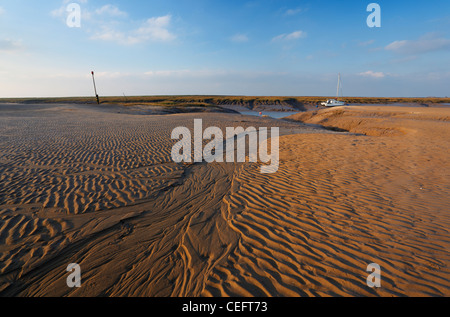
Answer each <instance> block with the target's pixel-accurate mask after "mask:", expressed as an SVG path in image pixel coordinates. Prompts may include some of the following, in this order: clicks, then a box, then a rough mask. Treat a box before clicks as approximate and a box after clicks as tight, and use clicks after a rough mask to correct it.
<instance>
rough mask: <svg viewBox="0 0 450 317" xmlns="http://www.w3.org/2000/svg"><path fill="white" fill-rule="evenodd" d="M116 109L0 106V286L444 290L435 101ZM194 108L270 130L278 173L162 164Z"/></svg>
mask: <svg viewBox="0 0 450 317" xmlns="http://www.w3.org/2000/svg"><path fill="white" fill-rule="evenodd" d="M130 109H131V108H124V107H119V106H117V107H111V106H109V105H108V106H104V107H102V106H92V105H91V106H88V105H71V104H39V105H33V104H26V105H20V104H0V296H58V297H59V296H74V297H76V296H138V297H140V296H152V297H153V296H161V297H167V296H177V297H185V296H189V297H197V296H249V297H252V296H293V297H297V296H450V214H449V206H450V198H449V195H448V193H449V190H450V169H449V154H448V153H449V150H450V140H449V139H448V135H449V132H450V123H449V121H450V108H445V107H442V108H441V107H428V108H426V107H382V106H355V107H339V108H333V109H323V110H320V111H310V112H305V113H301V114H297V115H294V116H291V117H289V118H288V120H276V119H271V118H261V117H251V116H243V115H240V114H236V113H222V112H198V113H178V114H166V115H156V114H154V113H149V112H145V111H144V112H142V111H132V110H130ZM140 110H142V109H140ZM194 119H203V122H204V125H205V126H217V127H220V128H222V129H225V127H233V126H241V127H244V128H246V127H250V126H253V127H256V128H258V127H280V131H281V137H280V166H279V170H278V172H277V173H274V174H261V173H260V169H259V167H260V164H259V163H206V162H203V163H195V164H194V163H192V164H177V163H174V162H173V160H172V158H171V149H172V146H173V145H174V143H175V141H174V140H172V139H171V132H172V130H173V129H174V128H175V127H178V126H186V127H188V128H192V127H193V123H194ZM69 263H78V264H79V265H80V267H81V269H82V287H80V288H68V287H67V284H66V277H67V275H68V272H67V271H66V267H67V265H68V264H69ZM370 263H377V264H379V265H380V267H381V287H380V288H370V287H368V285H367V283H366V278H367V276H368V275H369V272H367V271H366V269H367V265H368V264H370Z"/></svg>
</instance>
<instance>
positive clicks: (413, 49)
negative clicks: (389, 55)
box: [385, 34, 450, 55]
mask: <svg viewBox="0 0 450 317" xmlns="http://www.w3.org/2000/svg"><path fill="white" fill-rule="evenodd" d="M385 50H388V51H392V52H394V53H398V54H407V55H414V54H423V53H427V52H434V51H440V50H450V39H445V38H437V37H436V36H435V35H434V34H427V35H424V36H422V37H421V38H419V39H418V40H415V41H410V40H403V41H394V42H392V43H390V44H389V45H387V46H386V47H385Z"/></svg>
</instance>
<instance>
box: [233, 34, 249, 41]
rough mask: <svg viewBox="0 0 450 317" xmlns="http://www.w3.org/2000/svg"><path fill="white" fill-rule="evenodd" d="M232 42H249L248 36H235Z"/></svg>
mask: <svg viewBox="0 0 450 317" xmlns="http://www.w3.org/2000/svg"><path fill="white" fill-rule="evenodd" d="M231 41H232V42H235V43H245V42H248V36H247V35H245V34H240V33H238V34H235V35H233V36H232V37H231Z"/></svg>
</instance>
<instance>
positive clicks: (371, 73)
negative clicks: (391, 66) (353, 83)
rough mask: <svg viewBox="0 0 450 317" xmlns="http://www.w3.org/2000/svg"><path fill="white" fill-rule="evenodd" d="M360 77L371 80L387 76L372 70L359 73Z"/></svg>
mask: <svg viewBox="0 0 450 317" xmlns="http://www.w3.org/2000/svg"><path fill="white" fill-rule="evenodd" d="M358 75H359V76H363V77H370V78H384V77H386V74H385V73H383V72H374V71H371V70H368V71H367V72H363V73H359V74H358Z"/></svg>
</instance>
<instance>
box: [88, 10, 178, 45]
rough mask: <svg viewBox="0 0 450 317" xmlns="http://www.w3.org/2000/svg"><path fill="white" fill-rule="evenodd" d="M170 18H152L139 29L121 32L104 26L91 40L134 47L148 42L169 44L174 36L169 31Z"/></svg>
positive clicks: (109, 26)
mask: <svg viewBox="0 0 450 317" xmlns="http://www.w3.org/2000/svg"><path fill="white" fill-rule="evenodd" d="M170 24H171V16H170V15H166V16H161V17H153V18H150V19H148V20H146V21H145V22H143V23H142V24H141V25H140V26H139V28H137V29H134V30H130V31H122V30H117V29H115V28H114V27H112V26H111V24H104V25H102V26H101V27H100V28H101V30H100V31H99V32H97V33H95V34H94V35H93V36H91V39H93V40H102V41H109V42H116V43H119V44H122V45H134V44H139V43H144V42H148V41H160V42H170V41H172V40H174V39H175V38H176V36H175V35H174V34H173V33H171V32H170V31H169V27H170Z"/></svg>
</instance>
